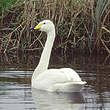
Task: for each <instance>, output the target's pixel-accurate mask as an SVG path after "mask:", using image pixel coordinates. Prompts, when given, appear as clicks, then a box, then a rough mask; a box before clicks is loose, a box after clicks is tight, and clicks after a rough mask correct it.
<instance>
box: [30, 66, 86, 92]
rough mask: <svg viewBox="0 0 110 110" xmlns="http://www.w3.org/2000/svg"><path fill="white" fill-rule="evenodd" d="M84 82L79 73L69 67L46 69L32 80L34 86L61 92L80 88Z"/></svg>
mask: <svg viewBox="0 0 110 110" xmlns="http://www.w3.org/2000/svg"><path fill="white" fill-rule="evenodd" d="M84 84H85V82H83V81H81V78H80V77H79V75H78V74H77V73H76V72H75V71H74V70H72V69H70V68H62V69H49V70H46V71H44V72H43V73H41V74H39V76H38V77H37V78H36V79H34V80H33V82H32V86H33V87H34V88H37V89H42V90H47V91H61V92H66V91H68V92H69V91H70V90H71V91H73V92H74V91H76V90H79V89H78V88H80V89H81V87H82V85H84ZM76 87H77V88H76ZM73 88H74V90H73ZM75 88H76V89H75Z"/></svg>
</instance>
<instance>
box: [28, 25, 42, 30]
mask: <svg viewBox="0 0 110 110" xmlns="http://www.w3.org/2000/svg"><path fill="white" fill-rule="evenodd" d="M40 28H41V24H38V25H37V26H34V27H30V28H29V30H36V29H40Z"/></svg>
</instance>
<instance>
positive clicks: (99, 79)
mask: <svg viewBox="0 0 110 110" xmlns="http://www.w3.org/2000/svg"><path fill="white" fill-rule="evenodd" d="M16 62H17V63H16ZM36 62H37V57H35V58H33V56H30V57H26V58H23V59H22V60H21V61H19V59H18V61H15V62H13V63H11V60H10V59H8V58H7V59H6V61H5V63H4V62H3V61H2V63H1V64H0V110H110V64H109V58H108V59H106V58H105V57H103V56H97V57H87V56H74V57H73V58H60V57H57V58H53V59H51V62H50V68H53V67H56V68H60V67H71V68H74V69H75V70H76V71H77V72H78V73H79V75H80V76H81V78H82V79H83V80H85V81H86V82H87V84H86V85H85V87H84V89H83V91H82V92H81V93H48V92H44V91H37V90H34V89H31V84H30V80H31V76H32V73H33V70H34V68H35V66H36V65H37V63H36ZM4 65H5V66H4Z"/></svg>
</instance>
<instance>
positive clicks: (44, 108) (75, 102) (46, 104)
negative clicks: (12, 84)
mask: <svg viewBox="0 0 110 110" xmlns="http://www.w3.org/2000/svg"><path fill="white" fill-rule="evenodd" d="M32 96H33V99H34V102H35V104H36V108H37V110H84V109H83V107H84V98H83V96H82V94H81V93H62V92H61V93H55V92H46V91H41V90H37V89H32Z"/></svg>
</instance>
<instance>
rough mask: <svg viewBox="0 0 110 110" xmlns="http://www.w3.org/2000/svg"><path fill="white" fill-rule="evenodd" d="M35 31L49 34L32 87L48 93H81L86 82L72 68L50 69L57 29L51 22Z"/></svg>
mask: <svg viewBox="0 0 110 110" xmlns="http://www.w3.org/2000/svg"><path fill="white" fill-rule="evenodd" d="M33 29H40V31H44V32H46V33H47V41H46V44H45V47H44V50H43V52H42V55H41V58H40V62H39V64H38V66H37V67H36V69H35V71H34V73H33V76H32V87H33V88H36V89H41V90H46V91H51V92H54V91H60V92H79V91H80V90H81V88H82V86H83V85H84V84H86V82H83V81H82V80H81V78H80V77H79V75H78V74H77V73H76V72H75V71H74V70H72V69H70V68H62V69H48V64H49V59H50V55H51V50H52V47H53V43H54V39H55V27H54V24H53V23H52V22H51V21H50V20H44V21H42V22H40V23H39V24H38V25H37V26H36V27H34V28H33Z"/></svg>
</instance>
